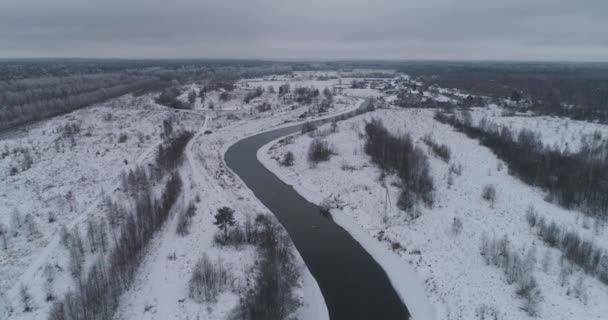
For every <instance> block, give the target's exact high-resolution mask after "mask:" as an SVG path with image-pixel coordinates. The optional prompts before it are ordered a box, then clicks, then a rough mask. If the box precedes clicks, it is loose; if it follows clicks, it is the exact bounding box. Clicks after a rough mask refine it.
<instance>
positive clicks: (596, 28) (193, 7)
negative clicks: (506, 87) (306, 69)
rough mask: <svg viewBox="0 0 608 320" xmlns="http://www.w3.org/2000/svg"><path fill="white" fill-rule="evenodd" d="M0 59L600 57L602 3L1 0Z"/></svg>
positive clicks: (603, 50)
mask: <svg viewBox="0 0 608 320" xmlns="http://www.w3.org/2000/svg"><path fill="white" fill-rule="evenodd" d="M0 57H117V58H265V59H465V60H477V59H481V60H495V59H496V60H569V61H571V60H581V61H585V60H587V61H608V0H578V1H577V0H374V1H363V0H299V1H293V0H162V1H161V0H0Z"/></svg>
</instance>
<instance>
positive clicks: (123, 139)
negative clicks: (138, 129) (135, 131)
mask: <svg viewBox="0 0 608 320" xmlns="http://www.w3.org/2000/svg"><path fill="white" fill-rule="evenodd" d="M127 139H129V135H127V134H126V133H125V132H122V133H121V134H120V135H118V143H123V142H126V141H127Z"/></svg>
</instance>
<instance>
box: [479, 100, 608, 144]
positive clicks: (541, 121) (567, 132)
mask: <svg viewBox="0 0 608 320" xmlns="http://www.w3.org/2000/svg"><path fill="white" fill-rule="evenodd" d="M504 113H505V109H503V108H500V107H498V106H495V105H492V106H490V107H488V108H473V109H472V111H471V115H472V116H473V120H474V122H475V124H479V121H481V119H483V118H486V121H488V122H492V123H495V124H497V125H498V126H500V127H502V126H506V127H508V128H509V129H511V131H512V132H519V131H520V130H521V129H523V128H526V129H528V130H532V131H534V132H535V133H537V134H538V136H539V137H540V139H541V141H542V142H543V144H545V146H548V147H557V148H559V149H561V150H565V149H566V148H567V150H569V151H571V152H576V151H578V150H579V149H580V147H581V142H582V141H586V142H588V143H589V144H591V145H594V144H599V143H605V142H606V141H608V126H607V125H605V124H599V123H592V122H588V121H578V120H571V119H568V118H560V117H552V116H533V115H532V114H531V113H525V114H522V113H516V114H514V115H509V116H505V115H504Z"/></svg>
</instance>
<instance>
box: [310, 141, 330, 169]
mask: <svg viewBox="0 0 608 320" xmlns="http://www.w3.org/2000/svg"><path fill="white" fill-rule="evenodd" d="M331 155H332V150H331V148H330V147H329V144H328V143H327V141H325V140H321V139H314V140H312V141H311V142H310V147H308V162H309V163H311V164H313V165H316V164H318V163H319V162H322V161H329V159H330V158H331Z"/></svg>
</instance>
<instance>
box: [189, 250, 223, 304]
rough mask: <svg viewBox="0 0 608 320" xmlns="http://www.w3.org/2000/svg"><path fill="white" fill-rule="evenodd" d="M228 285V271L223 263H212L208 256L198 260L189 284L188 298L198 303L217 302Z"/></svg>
mask: <svg viewBox="0 0 608 320" xmlns="http://www.w3.org/2000/svg"><path fill="white" fill-rule="evenodd" d="M227 285H228V270H227V269H226V268H225V267H224V266H223V264H222V261H220V260H218V261H217V262H216V263H212V262H211V260H209V257H208V256H207V254H203V257H202V258H201V259H199V260H198V262H197V263H196V265H195V266H194V270H193V271H192V276H191V277H190V281H189V282H188V297H190V299H192V300H194V301H196V302H199V303H201V302H205V301H215V300H216V298H217V296H218V294H219V293H220V292H221V291H222V290H224V289H225V288H226V286H227Z"/></svg>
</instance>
